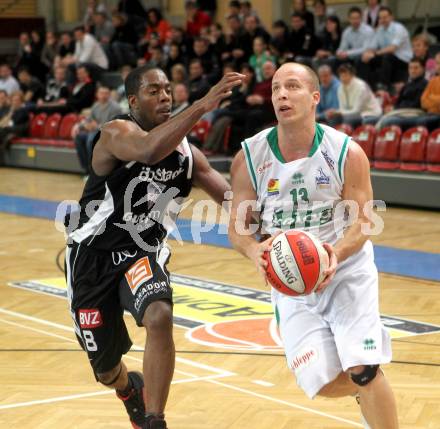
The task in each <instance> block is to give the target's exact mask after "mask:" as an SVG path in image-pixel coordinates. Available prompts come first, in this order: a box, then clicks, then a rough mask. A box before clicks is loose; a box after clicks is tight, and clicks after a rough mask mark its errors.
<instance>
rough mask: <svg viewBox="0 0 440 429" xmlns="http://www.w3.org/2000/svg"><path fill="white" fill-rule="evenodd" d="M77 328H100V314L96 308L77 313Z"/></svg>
mask: <svg viewBox="0 0 440 429" xmlns="http://www.w3.org/2000/svg"><path fill="white" fill-rule="evenodd" d="M78 317H79V326H81V328H82V329H94V328H97V327H98V326H102V317H101V313H100V311H99V310H98V309H97V308H87V309H85V308H82V309H81V310H79V311H78Z"/></svg>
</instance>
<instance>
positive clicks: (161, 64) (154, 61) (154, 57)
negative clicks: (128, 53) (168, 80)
mask: <svg viewBox="0 0 440 429" xmlns="http://www.w3.org/2000/svg"><path fill="white" fill-rule="evenodd" d="M148 51H149V53H150V60H149V61H148V62H147V64H148V65H149V66H151V67H158V68H160V69H161V70H165V68H166V59H165V55H164V54H163V50H162V48H161V47H160V46H153V47H151V48H149V50H148Z"/></svg>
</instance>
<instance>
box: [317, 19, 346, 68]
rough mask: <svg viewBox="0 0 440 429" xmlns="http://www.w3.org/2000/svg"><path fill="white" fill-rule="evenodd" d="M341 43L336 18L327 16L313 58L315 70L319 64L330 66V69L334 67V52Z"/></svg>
mask: <svg viewBox="0 0 440 429" xmlns="http://www.w3.org/2000/svg"><path fill="white" fill-rule="evenodd" d="M340 43H341V23H340V21H339V18H338V17H337V16H328V17H327V19H326V23H325V30H324V32H323V33H322V34H321V38H320V39H319V49H318V50H317V51H316V56H315V58H314V66H315V69H316V68H318V67H319V65H320V64H330V65H331V66H332V68H334V67H335V65H336V51H337V49H338V47H339V45H340Z"/></svg>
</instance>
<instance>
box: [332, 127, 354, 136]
mask: <svg viewBox="0 0 440 429" xmlns="http://www.w3.org/2000/svg"><path fill="white" fill-rule="evenodd" d="M335 129H336V130H338V131H341V132H343V133H345V134H347V135H348V136H351V135H352V133H353V127H352V126H351V125H348V124H339V125H336V127H335Z"/></svg>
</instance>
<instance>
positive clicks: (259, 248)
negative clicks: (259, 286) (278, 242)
mask: <svg viewBox="0 0 440 429" xmlns="http://www.w3.org/2000/svg"><path fill="white" fill-rule="evenodd" d="M281 233H282V231H278V232H277V233H276V234H275V235H273V236H272V237H269V238H268V239H267V240H264V241H262V242H261V243H258V244H256V245H255V248H254V251H253V255H252V258H251V259H252V260H253V261H254V263H255V266H256V267H257V270H258V272H259V273H260V274H261V275H262V277H263V280H264V283H265V284H266V285H267V276H266V270H267V265H268V263H267V259H266V257H267V256H268V253H269V252H270V251H271V250H272V242H273V241H274V240H275V238H276V237H278V235H280V234H281Z"/></svg>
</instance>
